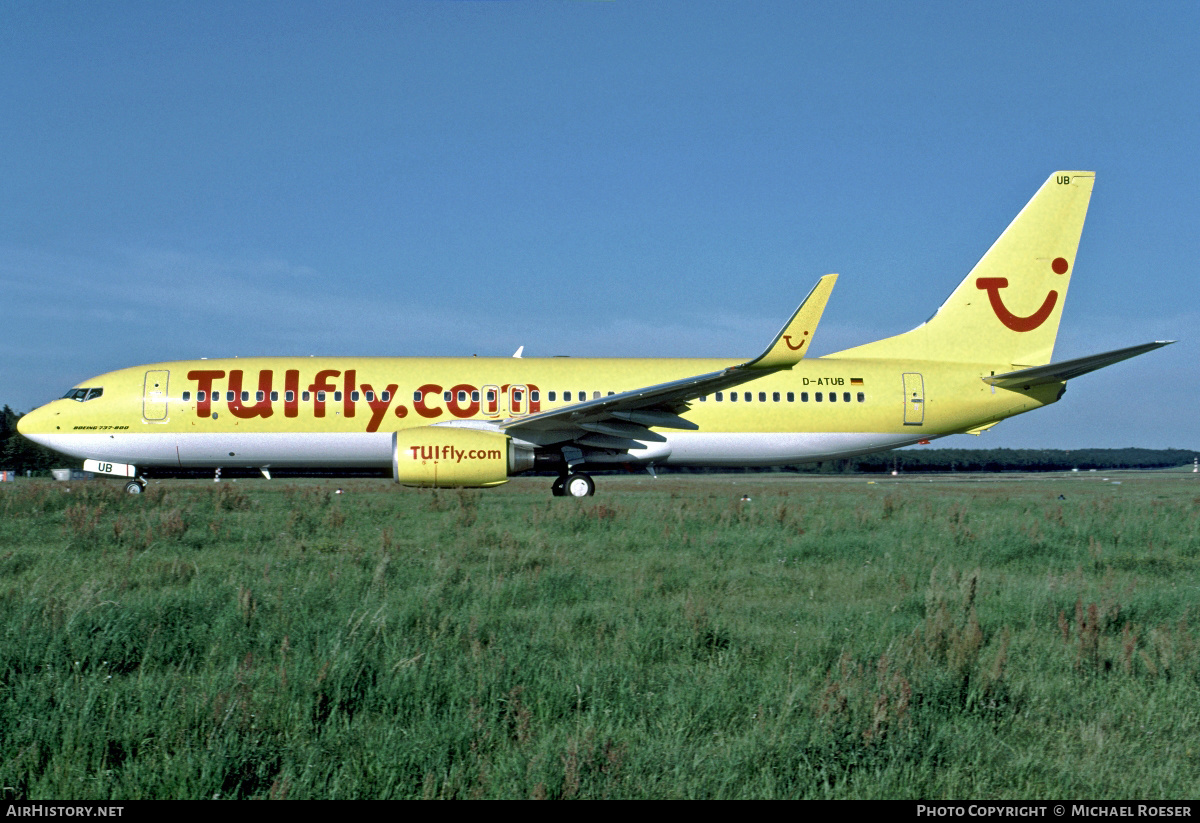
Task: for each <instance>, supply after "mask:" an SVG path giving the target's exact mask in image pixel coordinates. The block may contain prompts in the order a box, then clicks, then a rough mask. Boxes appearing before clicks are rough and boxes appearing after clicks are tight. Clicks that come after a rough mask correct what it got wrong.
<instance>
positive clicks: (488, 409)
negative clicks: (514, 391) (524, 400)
mask: <svg viewBox="0 0 1200 823" xmlns="http://www.w3.org/2000/svg"><path fill="white" fill-rule="evenodd" d="M479 391H480V401H481V402H480V403H479V410H480V411H481V412H483V416H484V417H499V416H500V387H499V386H481V387H480V389H479Z"/></svg>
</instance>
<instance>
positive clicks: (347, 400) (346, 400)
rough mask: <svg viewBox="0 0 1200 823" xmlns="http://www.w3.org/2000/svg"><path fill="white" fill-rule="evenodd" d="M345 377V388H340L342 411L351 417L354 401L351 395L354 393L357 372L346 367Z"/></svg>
mask: <svg viewBox="0 0 1200 823" xmlns="http://www.w3.org/2000/svg"><path fill="white" fill-rule="evenodd" d="M345 377H346V379H345V381H344V383H345V388H344V389H343V390H342V413H343V414H344V415H346V416H347V417H353V416H354V401H353V400H352V399H351V395H352V394H353V393H354V380H355V378H356V377H358V372H356V371H355V370H354V369H346V375H345Z"/></svg>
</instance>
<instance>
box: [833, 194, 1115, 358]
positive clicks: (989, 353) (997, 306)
mask: <svg viewBox="0 0 1200 823" xmlns="http://www.w3.org/2000/svg"><path fill="white" fill-rule="evenodd" d="M1095 177H1096V175H1095V173H1094V172H1090V171H1059V172H1055V173H1054V174H1052V175H1050V179H1048V180H1047V181H1046V182H1045V183H1043V184H1042V187H1041V188H1040V189H1038V192H1037V194H1035V195H1034V196H1033V199H1032V200H1030V201H1029V202H1028V203H1027V204H1026V205H1025V208H1023V209H1021V213H1020V214H1018V215H1017V216H1016V218H1015V219H1014V220H1013V221H1012V223H1010V224H1009V226H1008V228H1007V229H1005V230H1004V233H1003V234H1001V235H1000V238H999V239H998V240H996V242H995V243H993V244H992V247H991V248H990V249H988V251H987V254H985V255H984V256H983V259H982V260H980V261H979V262H978V263H977V264H975V268H973V269H972V270H971V273H970V274H968V275H967V277H966V279H965V280H963V281H962V282H961V283H959V284H958V288H956V289H955V290H954V292H953V293H952V294H951V295H950V297H949V298H947V299H946V302H945V303H943V304H942V306H941V308H939V309H938V310H937V313H936V314H935V315H934V316H933V317H931V318H930V319H929V320H928V321H926V322H925V323H924V324H922V325H921V326H918V327H917V328H915V329H913V330H912V331H910V332H905V333H904V334H900V335H897V336H895V337H889V338H887V339H885V340H880V341H877V342H875V343H868V344H866V345H864V346H858V347H856V348H853V349H848V350H846V351H844V352H838V353H837V354H835V355H831V356H832V357H878V358H896V359H919V360H950V361H958V362H982V363H996V364H1011V365H1012V366H1014V367H1025V366H1040V365H1043V364H1046V363H1049V362H1050V357H1051V355H1052V354H1053V352H1054V338H1055V336H1056V335H1057V334H1058V323H1059V320H1060V319H1061V317H1062V309H1063V302H1064V300H1065V298H1066V296H1067V286H1068V284H1069V283H1070V282H1071V274H1072V272H1073V270H1074V268H1075V253H1076V250H1077V249H1078V247H1079V236H1080V233H1081V232H1082V231H1083V220H1084V217H1085V216H1086V215H1087V207H1088V201H1089V200H1090V199H1091V195H1092V183H1093V182H1094V181H1095Z"/></svg>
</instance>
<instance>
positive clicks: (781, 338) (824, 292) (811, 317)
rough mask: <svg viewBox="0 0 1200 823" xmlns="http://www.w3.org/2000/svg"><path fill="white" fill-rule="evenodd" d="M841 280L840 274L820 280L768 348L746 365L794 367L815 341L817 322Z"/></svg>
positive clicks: (743, 366) (747, 366) (779, 367)
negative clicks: (839, 278) (836, 284)
mask: <svg viewBox="0 0 1200 823" xmlns="http://www.w3.org/2000/svg"><path fill="white" fill-rule="evenodd" d="M836 282H837V275H836V274H827V275H825V276H824V277H822V278H821V279H820V280H818V281H817V285H815V286H813V290H812V291H810V292H809V293H808V297H806V298H804V302H803V303H801V304H800V308H798V309H796V313H795V314H793V315H792V319H791V320H789V321H788V322H787V325H785V326H784V327H783V328H782V329H780V330H779V334H777V335H775V339H774V340H773V341H771V345H770V346H768V347H767V350H766V351H765V352H763V353H762V354H760V355H759V356H758V357H756V358H754V359H753V360H751V361H749V362H748V363H745V364H743V365H742V368H744V369H790V368H791V367H792V366H794V365H796V364H797V363H799V362H800V360H801V359H803V357H804V355H805V353H806V352H807V351H808V349H809V348H810V347H811V345H812V338H813V333H814V332H816V330H817V323H818V322H819V321H820V320H821V314H822V313H823V312H824V311H825V304H826V303H828V302H829V295H830V293H831V292H832V291H833V284H834V283H836Z"/></svg>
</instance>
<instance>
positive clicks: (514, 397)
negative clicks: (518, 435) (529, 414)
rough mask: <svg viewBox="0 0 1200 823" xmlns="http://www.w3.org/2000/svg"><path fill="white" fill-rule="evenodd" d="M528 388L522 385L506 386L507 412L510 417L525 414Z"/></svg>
mask: <svg viewBox="0 0 1200 823" xmlns="http://www.w3.org/2000/svg"><path fill="white" fill-rule="evenodd" d="M528 395H529V389H528V388H527V387H525V386H522V385H513V386H509V387H508V414H509V416H510V417H520V416H521V415H523V414H525V412H526V410H527V409H528V408H529V406H528Z"/></svg>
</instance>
